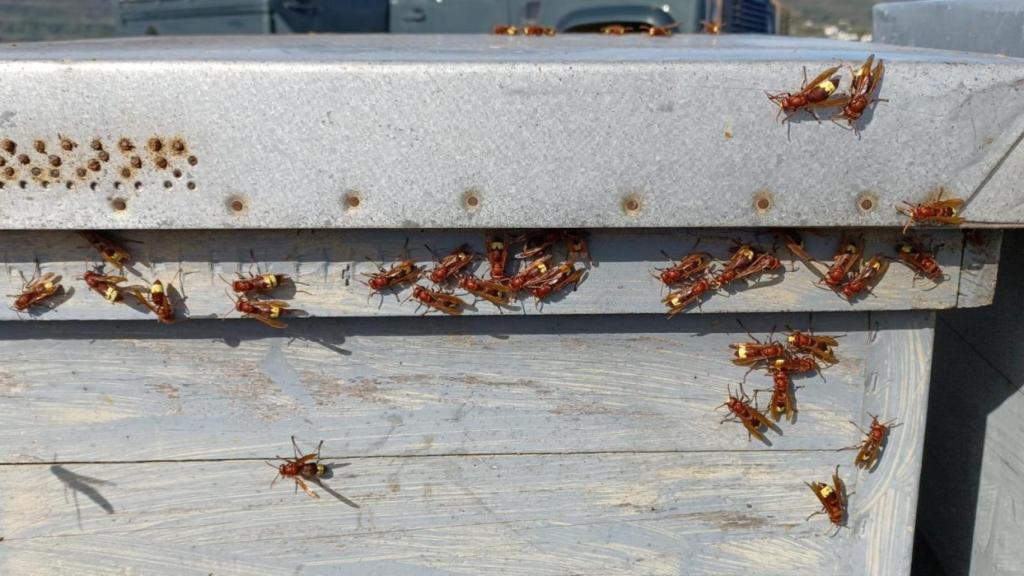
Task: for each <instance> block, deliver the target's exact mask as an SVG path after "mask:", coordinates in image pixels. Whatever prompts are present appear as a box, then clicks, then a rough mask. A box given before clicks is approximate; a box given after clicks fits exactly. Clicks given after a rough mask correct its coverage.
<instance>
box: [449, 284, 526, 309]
mask: <svg viewBox="0 0 1024 576" xmlns="http://www.w3.org/2000/svg"><path fill="white" fill-rule="evenodd" d="M459 287H460V288H462V289H463V290H465V291H466V292H469V293H470V294H472V295H473V296H476V297H477V298H482V299H484V300H487V301H488V302H490V303H491V304H494V305H495V306H498V309H499V310H500V309H501V306H510V305H511V304H512V299H513V297H514V296H515V291H513V290H512V288H510V287H508V286H506V285H504V284H500V283H498V282H492V281H490V280H483V279H481V278H477V277H476V276H463V277H462V278H459Z"/></svg>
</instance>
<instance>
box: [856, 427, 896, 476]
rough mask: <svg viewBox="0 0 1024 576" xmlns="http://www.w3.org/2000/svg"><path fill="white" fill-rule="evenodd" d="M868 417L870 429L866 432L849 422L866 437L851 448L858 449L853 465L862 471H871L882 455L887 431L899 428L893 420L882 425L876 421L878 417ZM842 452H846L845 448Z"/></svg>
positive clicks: (887, 434)
mask: <svg viewBox="0 0 1024 576" xmlns="http://www.w3.org/2000/svg"><path fill="white" fill-rule="evenodd" d="M869 416H871V429H870V430H868V431H866V432H865V431H864V430H862V429H861V427H860V426H857V424H855V423H853V422H850V424H853V425H854V426H857V429H858V430H860V431H861V432H863V433H864V435H865V436H866V437H867V438H865V439H864V441H862V442H861V443H860V444H857V445H856V446H852V447H851V448H859V450H858V452H857V456H856V457H854V459H853V463H854V465H855V466H856V467H857V468H861V469H863V470H871V469H872V468H874V467H875V463H876V462H878V458H879V457H880V456H881V455H882V447H883V444H885V439H886V437H888V436H889V430H890V429H892V428H895V427H897V426H899V424H895V422H896V421H895V420H890V421H888V422H886V423H884V424H883V423H881V422H879V421H878V416H875V415H874V414H869ZM843 450H847V448H843Z"/></svg>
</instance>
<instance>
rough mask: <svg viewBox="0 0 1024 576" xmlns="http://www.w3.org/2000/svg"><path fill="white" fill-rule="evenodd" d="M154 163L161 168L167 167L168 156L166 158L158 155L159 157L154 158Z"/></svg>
mask: <svg viewBox="0 0 1024 576" xmlns="http://www.w3.org/2000/svg"><path fill="white" fill-rule="evenodd" d="M153 163H154V164H156V167H157V168H159V169H161V170H166V169H167V158H164V157H163V156H157V159H156V160H154V161H153Z"/></svg>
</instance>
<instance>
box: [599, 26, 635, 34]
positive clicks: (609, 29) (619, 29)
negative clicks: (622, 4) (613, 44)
mask: <svg viewBox="0 0 1024 576" xmlns="http://www.w3.org/2000/svg"><path fill="white" fill-rule="evenodd" d="M629 31H630V28H629V27H628V26H623V25H622V24H609V25H607V26H602V27H601V34H607V35H609V36H622V35H623V34H626V33H627V32H629Z"/></svg>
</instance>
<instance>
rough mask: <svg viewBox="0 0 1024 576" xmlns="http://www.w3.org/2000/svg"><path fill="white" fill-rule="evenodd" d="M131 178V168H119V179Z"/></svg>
mask: <svg viewBox="0 0 1024 576" xmlns="http://www.w3.org/2000/svg"><path fill="white" fill-rule="evenodd" d="M131 177H132V169H131V168H129V167H127V166H125V167H124V168H121V178H131Z"/></svg>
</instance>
